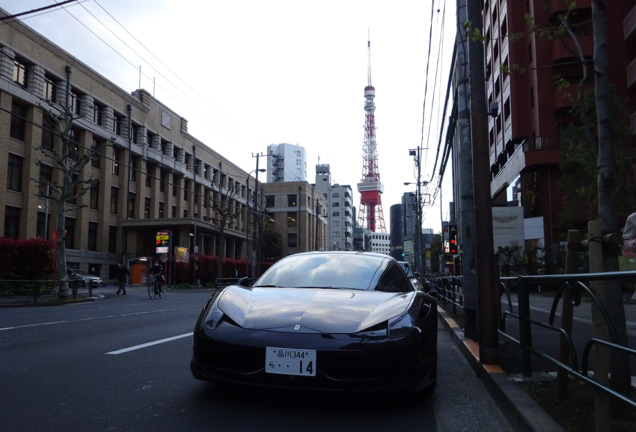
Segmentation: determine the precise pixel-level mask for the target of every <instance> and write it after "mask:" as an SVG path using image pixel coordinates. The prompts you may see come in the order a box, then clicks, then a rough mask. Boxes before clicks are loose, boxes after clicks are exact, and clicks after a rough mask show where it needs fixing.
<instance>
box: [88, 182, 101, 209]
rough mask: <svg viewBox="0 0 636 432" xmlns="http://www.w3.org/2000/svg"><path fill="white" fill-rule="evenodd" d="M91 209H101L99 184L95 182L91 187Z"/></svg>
mask: <svg viewBox="0 0 636 432" xmlns="http://www.w3.org/2000/svg"><path fill="white" fill-rule="evenodd" d="M90 208H92V209H93V210H98V209H99V183H97V182H95V183H93V184H92V185H91V190H90Z"/></svg>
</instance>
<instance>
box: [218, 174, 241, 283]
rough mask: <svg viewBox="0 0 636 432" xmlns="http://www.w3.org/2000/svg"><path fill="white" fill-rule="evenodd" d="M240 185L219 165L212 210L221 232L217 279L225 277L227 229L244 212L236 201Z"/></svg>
mask: <svg viewBox="0 0 636 432" xmlns="http://www.w3.org/2000/svg"><path fill="white" fill-rule="evenodd" d="M238 187H239V184H238V183H237V182H235V181H234V179H232V178H231V177H229V176H228V175H227V174H226V173H224V172H223V171H222V165H221V163H219V171H218V176H215V178H214V181H213V182H212V191H213V193H212V199H211V205H212V209H213V210H214V211H215V212H216V214H217V218H216V225H217V227H218V230H219V245H218V247H217V261H216V277H217V278H220V277H223V258H225V228H226V227H227V226H229V224H230V222H231V221H232V220H234V219H238V218H239V217H240V216H241V214H242V212H241V210H240V209H239V208H237V206H238V202H237V201H236V196H237V194H238Z"/></svg>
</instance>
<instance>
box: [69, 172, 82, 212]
mask: <svg viewBox="0 0 636 432" xmlns="http://www.w3.org/2000/svg"><path fill="white" fill-rule="evenodd" d="M71 185H72V186H73V190H72V191H71V196H70V198H68V200H67V201H66V202H67V203H69V204H73V205H77V197H78V187H79V175H78V174H71Z"/></svg>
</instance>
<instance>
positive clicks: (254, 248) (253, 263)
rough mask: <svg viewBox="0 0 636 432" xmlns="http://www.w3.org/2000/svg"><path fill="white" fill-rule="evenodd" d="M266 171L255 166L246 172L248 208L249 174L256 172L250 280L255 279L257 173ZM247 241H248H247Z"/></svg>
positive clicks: (248, 202) (248, 201) (246, 233)
mask: <svg viewBox="0 0 636 432" xmlns="http://www.w3.org/2000/svg"><path fill="white" fill-rule="evenodd" d="M265 171H267V170H266V169H265V168H260V169H259V168H256V169H254V170H252V171H250V172H249V174H247V179H246V181H245V184H246V186H247V208H248V210H249V207H250V175H252V173H256V177H255V182H254V207H253V209H252V219H253V222H252V225H254V228H253V232H252V250H251V262H252V281H255V280H256V212H257V203H258V173H259V172H265ZM249 224H250V218H249V215H248V216H247V227H246V228H247V229H246V231H245V238H246V239H247V236H248V233H249V232H250V227H249ZM248 243H249V242H248Z"/></svg>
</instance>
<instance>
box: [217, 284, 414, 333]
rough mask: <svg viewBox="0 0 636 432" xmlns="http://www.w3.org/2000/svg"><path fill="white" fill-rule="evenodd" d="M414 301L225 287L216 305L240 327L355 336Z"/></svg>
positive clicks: (406, 296)
mask: <svg viewBox="0 0 636 432" xmlns="http://www.w3.org/2000/svg"><path fill="white" fill-rule="evenodd" d="M414 296H415V293H414V292H407V293H385V292H379V291H362V290H350V289H325V288H321V289H316V288H244V287H238V286H230V287H228V288H226V289H225V291H224V292H223V294H222V295H221V296H220V298H219V299H218V306H219V308H220V309H221V311H223V313H224V314H226V315H227V316H228V317H229V318H231V319H232V320H233V321H235V322H236V323H237V324H238V325H239V326H241V327H243V328H249V329H264V330H278V331H292V330H293V331H301V332H302V331H303V330H304V331H317V332H322V333H356V332H359V331H361V330H365V329H367V328H369V327H371V326H374V325H376V324H378V323H381V322H383V321H386V320H388V319H390V318H393V317H395V316H397V315H400V314H402V313H404V312H405V311H406V310H407V309H408V307H409V305H410V304H411V301H412V300H413V297H414ZM297 326H300V327H297Z"/></svg>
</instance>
